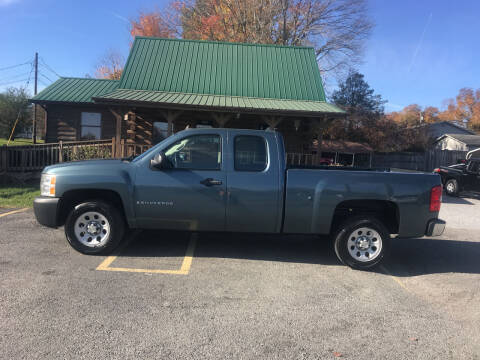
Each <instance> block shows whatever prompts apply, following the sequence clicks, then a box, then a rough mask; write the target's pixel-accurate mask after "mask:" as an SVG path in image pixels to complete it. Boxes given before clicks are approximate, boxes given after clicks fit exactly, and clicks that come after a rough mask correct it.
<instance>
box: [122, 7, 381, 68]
mask: <svg viewBox="0 0 480 360" xmlns="http://www.w3.org/2000/svg"><path fill="white" fill-rule="evenodd" d="M372 26H373V24H372V22H371V20H370V18H369V15H368V11H367V1H366V0H183V1H174V2H172V3H170V5H169V6H168V7H167V8H165V9H163V10H161V11H160V10H155V11H151V12H147V13H146V12H143V13H140V14H139V16H138V17H137V18H135V19H133V20H132V21H131V24H130V33H131V35H132V36H137V35H142V36H154V37H167V38H169V37H182V38H184V39H196V40H214V41H227V42H248V43H261V44H282V45H306V44H308V45H310V46H314V47H315V49H316V55H317V59H318V61H319V64H320V66H321V69H322V70H323V71H331V70H333V71H341V70H346V69H348V68H350V67H351V65H354V64H356V63H357V62H358V61H359V59H360V55H361V53H362V50H363V44H364V41H365V40H366V38H367V37H368V36H369V34H370V31H371V29H372Z"/></svg>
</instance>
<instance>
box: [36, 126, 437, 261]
mask: <svg viewBox="0 0 480 360" xmlns="http://www.w3.org/2000/svg"><path fill="white" fill-rule="evenodd" d="M40 187H41V196H39V197H37V198H36V199H35V201H34V210H35V216H36V218H37V220H38V222H39V223H41V224H43V225H45V226H49V227H58V226H62V225H64V227H65V234H66V238H67V240H68V242H69V243H70V245H71V246H72V247H74V248H75V249H76V250H78V251H80V252H82V253H84V254H107V253H110V252H111V251H112V250H113V249H114V248H116V247H117V246H118V244H119V243H120V242H121V241H122V239H123V237H124V233H125V231H126V229H127V228H130V229H136V228H137V229H171V230H184V231H185V230H186V231H195V232H203V231H206V232H211V231H222V232H245V233H285V234H312V235H330V237H331V239H332V240H333V246H334V249H335V252H336V254H337V256H338V258H339V259H340V260H341V261H342V262H343V263H344V264H346V265H348V266H350V267H353V268H357V269H366V268H371V267H373V266H376V265H378V264H379V263H380V262H381V261H382V260H383V259H385V257H386V255H387V254H388V251H389V248H390V238H391V235H392V234H396V235H397V236H398V237H400V238H402V237H421V236H425V235H427V236H437V235H441V234H442V233H443V230H444V228H445V222H444V221H442V220H439V219H438V213H439V211H440V204H441V196H442V186H441V180H440V176H438V175H437V174H424V173H394V172H389V171H374V170H370V171H369V170H360V169H351V168H350V169H349V170H347V169H345V168H335V167H325V168H317V169H313V168H312V169H309V168H295V167H289V168H287V166H286V161H285V149H284V143H283V139H282V137H281V135H280V134H279V133H277V132H273V131H256V130H235V129H191V130H184V131H181V132H179V133H177V134H175V135H174V136H171V137H169V138H167V139H165V140H164V141H163V142H161V143H159V144H157V145H156V146H154V147H153V148H151V149H150V150H148V151H147V152H145V153H143V154H142V155H140V156H138V157H137V158H134V159H123V160H90V161H80V162H71V163H63V164H59V165H55V166H49V167H46V168H45V169H44V171H43V174H42V178H41V184H40Z"/></svg>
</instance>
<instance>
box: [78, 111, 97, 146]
mask: <svg viewBox="0 0 480 360" xmlns="http://www.w3.org/2000/svg"><path fill="white" fill-rule="evenodd" d="M80 134H81V139H82V140H100V139H101V138H102V114H100V113H92V112H82V119H81V131H80Z"/></svg>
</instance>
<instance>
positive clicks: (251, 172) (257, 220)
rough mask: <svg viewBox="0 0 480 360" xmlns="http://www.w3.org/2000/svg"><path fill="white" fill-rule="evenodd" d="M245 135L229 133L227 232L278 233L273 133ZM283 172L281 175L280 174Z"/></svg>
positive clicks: (280, 191) (277, 172) (280, 196)
mask: <svg viewBox="0 0 480 360" xmlns="http://www.w3.org/2000/svg"><path fill="white" fill-rule="evenodd" d="M254 134H255V133H253V134H252V135H245V133H243V134H242V133H239V132H236V131H230V132H229V137H228V149H229V154H233V159H231V160H230V161H229V162H228V165H227V169H228V172H227V194H228V196H227V215H226V216H227V221H226V230H227V231H235V232H258V233H273V232H279V231H280V226H281V214H282V201H283V187H282V186H281V185H280V184H281V183H282V184H283V182H282V180H281V179H283V173H282V174H280V169H279V159H278V157H277V156H276V155H277V152H278V150H277V140H276V138H275V133H273V132H265V133H264V134H261V133H257V134H258V135H254ZM282 172H283V171H282Z"/></svg>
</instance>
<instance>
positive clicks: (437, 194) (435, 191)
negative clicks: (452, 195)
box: [430, 185, 442, 212]
mask: <svg viewBox="0 0 480 360" xmlns="http://www.w3.org/2000/svg"><path fill="white" fill-rule="evenodd" d="M440 205H442V185H437V186H434V187H433V188H432V190H431V191H430V212H438V211H440Z"/></svg>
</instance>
